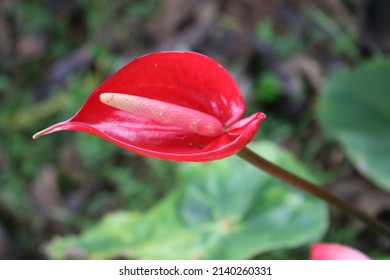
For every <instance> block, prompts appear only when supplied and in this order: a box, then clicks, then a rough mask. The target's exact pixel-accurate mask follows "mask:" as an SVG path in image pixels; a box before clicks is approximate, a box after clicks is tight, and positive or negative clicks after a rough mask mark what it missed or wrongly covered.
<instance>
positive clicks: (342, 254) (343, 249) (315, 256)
mask: <svg viewBox="0 0 390 280" xmlns="http://www.w3.org/2000/svg"><path fill="white" fill-rule="evenodd" d="M310 259H311V260H369V259H370V258H369V257H367V256H366V255H365V254H363V253H362V252H360V251H358V250H356V249H353V248H351V247H348V246H345V245H341V244H334V243H316V244H312V245H311V248H310Z"/></svg>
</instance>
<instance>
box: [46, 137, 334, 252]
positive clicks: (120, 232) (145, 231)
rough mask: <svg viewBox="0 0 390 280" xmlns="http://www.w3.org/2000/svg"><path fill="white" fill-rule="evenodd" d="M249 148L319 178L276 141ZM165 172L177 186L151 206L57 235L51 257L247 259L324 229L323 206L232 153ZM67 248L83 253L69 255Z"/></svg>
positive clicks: (317, 234) (306, 239) (310, 177)
mask: <svg viewBox="0 0 390 280" xmlns="http://www.w3.org/2000/svg"><path fill="white" fill-rule="evenodd" d="M252 148H253V149H254V150H255V151H256V152H258V153H261V154H262V155H263V156H264V157H266V158H267V159H268V160H271V161H272V162H274V163H276V164H278V165H282V166H286V168H288V169H289V170H290V171H292V172H294V173H296V174H299V175H300V176H302V177H304V178H306V179H308V180H312V181H317V180H316V179H315V178H314V177H313V175H312V173H311V172H310V171H309V170H308V169H306V168H305V167H303V166H302V165H301V164H300V163H298V162H297V161H296V159H294V158H293V157H292V156H291V155H290V154H289V153H288V152H287V151H282V150H280V148H279V147H277V146H276V145H274V144H271V143H268V142H262V143H261V144H254V145H252ZM156 162H157V161H156ZM232 170H234V172H231V171H232ZM171 176H173V177H177V180H176V184H175V185H176V187H175V188H174V189H173V190H171V192H170V194H169V195H168V196H167V197H165V198H164V199H163V200H161V201H160V202H159V203H158V204H157V205H155V206H154V207H153V208H151V209H150V210H149V211H147V212H120V213H114V214H110V215H107V216H106V217H105V218H104V219H103V220H102V221H101V222H100V223H98V224H97V225H95V226H94V227H92V228H90V229H88V230H87V231H85V232H84V233H83V234H82V235H81V236H79V237H65V238H57V239H55V240H54V241H53V242H52V243H51V244H50V245H49V247H48V252H49V255H50V256H51V257H53V258H72V257H83V258H93V259H101V258H115V257H125V258H131V259H133V258H136V259H199V258H201V259H247V258H250V257H253V256H254V255H256V254H259V253H263V252H266V251H269V250H270V249H280V248H290V247H296V246H298V245H302V244H305V243H308V242H313V241H316V240H319V239H320V238H321V236H322V235H323V234H324V231H325V230H326V228H327V224H328V219H327V211H326V207H325V205H324V203H322V202H320V201H319V200H317V199H314V198H313V197H310V196H308V195H305V194H304V193H302V192H300V191H298V190H295V189H293V188H292V187H291V186H288V185H287V184H285V183H282V182H280V181H278V180H277V179H275V178H272V177H270V176H269V175H267V174H264V173H263V174H262V173H260V174H259V172H258V170H257V169H256V168H255V167H253V166H251V165H249V164H247V162H244V161H243V160H241V159H240V158H238V157H230V158H228V159H224V160H220V161H214V162H209V163H183V164H180V166H178V167H177V169H176V172H175V173H172V174H171ZM248 178H251V179H249V180H248ZM72 252H78V253H79V254H81V255H78V256H72Z"/></svg>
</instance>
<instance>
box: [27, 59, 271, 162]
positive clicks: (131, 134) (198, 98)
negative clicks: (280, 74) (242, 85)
mask: <svg viewBox="0 0 390 280" xmlns="http://www.w3.org/2000/svg"><path fill="white" fill-rule="evenodd" d="M244 110H245V104H244V101H243V99H242V96H241V94H240V91H239V89H238V87H237V85H236V83H235V82H234V80H233V79H232V77H231V76H230V75H229V73H228V72H227V71H226V70H225V69H224V68H223V67H222V66H221V65H219V64H218V63H217V62H216V61H214V60H212V59H211V58H209V57H206V56H204V55H201V54H197V53H193V52H160V53H154V54H149V55H145V56H142V57H140V58H137V59H135V60H134V61H132V62H130V63H129V64H127V65H126V66H124V67H123V68H122V69H121V70H119V71H118V72H117V73H115V74H114V75H112V76H111V77H110V78H108V79H107V80H105V81H104V82H103V83H102V84H101V85H100V86H99V87H97V88H96V89H95V90H94V92H93V93H92V94H91V95H90V97H89V98H88V99H87V101H86V102H85V104H84V106H83V107H82V108H81V109H80V110H79V111H78V112H77V113H76V114H75V115H74V116H73V117H72V118H70V119H69V120H67V121H64V122H61V123H58V124H55V125H53V126H51V127H49V128H47V129H45V130H43V131H41V132H38V133H37V134H35V135H34V136H33V137H34V138H37V137H39V136H42V135H45V134H48V133H51V132H55V131H59V130H76V131H81V132H86V133H90V134H93V135H96V136H99V137H101V138H103V139H105V140H107V141H109V142H111V143H113V144H115V145H118V146H120V147H122V148H124V149H126V150H129V151H132V152H134V153H138V154H141V155H146V156H152V157H156V158H160V159H165V160H173V161H210V160H215V159H221V158H224V157H227V156H230V155H232V154H235V153H237V152H238V151H240V150H241V149H242V148H243V147H244V146H245V145H247V144H248V143H249V142H250V141H251V140H252V138H253V137H254V135H255V133H256V132H257V130H258V128H259V125H260V123H261V121H262V120H263V119H264V118H265V115H264V114H263V113H256V114H254V115H252V116H250V117H248V118H246V119H243V120H240V118H241V116H242V114H243V113H244Z"/></svg>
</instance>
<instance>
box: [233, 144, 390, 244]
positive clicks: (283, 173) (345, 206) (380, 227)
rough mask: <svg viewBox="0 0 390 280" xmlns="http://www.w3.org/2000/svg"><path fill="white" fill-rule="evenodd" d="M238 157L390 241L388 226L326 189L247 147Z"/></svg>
mask: <svg viewBox="0 0 390 280" xmlns="http://www.w3.org/2000/svg"><path fill="white" fill-rule="evenodd" d="M237 155H238V156H239V157H241V158H242V159H244V160H246V161H247V162H249V163H251V164H252V165H254V166H256V167H257V168H259V169H261V170H263V171H264V172H266V173H268V174H270V175H272V176H274V177H276V178H278V179H280V180H282V181H284V182H286V183H288V184H290V185H292V186H294V187H296V188H298V189H300V190H302V191H304V192H306V193H309V194H311V195H313V196H315V197H317V198H320V199H322V200H324V201H326V202H328V203H329V204H330V205H333V206H335V207H337V208H339V209H340V210H342V211H344V212H346V213H347V214H349V215H351V216H353V217H355V218H357V219H359V220H360V221H362V222H363V223H365V224H366V225H368V226H369V227H370V228H372V229H374V230H376V231H378V232H380V233H382V234H383V235H385V236H387V237H388V238H389V239H390V227H389V226H388V225H387V224H385V223H383V222H381V221H379V220H377V219H375V218H373V217H371V216H369V215H368V214H366V213H365V212H363V211H361V210H360V209H358V208H356V207H354V206H353V205H351V204H349V203H348V202H346V201H344V200H342V199H340V198H339V197H337V196H335V195H333V194H332V193H331V192H329V191H328V190H326V189H325V188H321V187H319V186H317V185H315V184H313V183H310V182H309V181H306V180H305V179H303V178H301V177H298V176H296V175H294V174H292V173H290V172H289V171H287V170H285V169H283V168H281V167H279V166H277V165H275V164H273V163H272V162H270V161H268V160H266V159H265V158H263V157H261V156H260V155H258V154H256V153H255V152H253V151H252V150H250V149H249V148H247V147H244V148H243V149H242V150H241V151H240V152H239V153H237Z"/></svg>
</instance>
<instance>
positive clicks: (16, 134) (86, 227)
mask: <svg viewBox="0 0 390 280" xmlns="http://www.w3.org/2000/svg"><path fill="white" fill-rule="evenodd" d="M9 2H12V3H13V4H11V5H10V6H9V7H7V9H6V10H2V11H0V14H1V16H2V17H1V20H2V19H4V18H5V19H7V20H8V21H9V22H11V23H12V24H13V25H12V28H13V29H12V28H11V29H12V32H10V33H11V35H12V36H11V37H13V38H17V39H18V40H20V41H23V39H26V41H27V42H31V41H29V40H30V39H31V38H32V39H33V41H32V42H38V43H37V45H38V47H37V46H35V45H34V44H32V45H28V47H25V48H26V49H25V51H26V50H27V52H26V53H27V54H23V52H21V51H20V50H18V49H16V47H15V46H16V45H12V48H15V49H11V51H10V52H9V53H5V55H3V54H2V57H1V59H2V62H1V63H0V228H1V229H2V230H4V232H6V234H7V236H8V237H9V240H8V241H9V243H10V244H11V246H10V247H12V250H10V251H11V256H9V257H10V258H23V259H28V258H46V257H48V256H49V257H58V258H63V257H64V256H66V257H69V258H85V257H95V258H100V257H109V258H111V257H116V256H118V255H122V256H126V257H137V258H150V257H161V258H201V257H207V258H251V257H255V258H276V259H294V258H306V257H307V252H308V243H309V242H312V241H316V240H319V239H320V238H321V236H322V235H323V234H324V231H325V230H326V227H327V215H326V209H325V207H324V205H323V204H322V203H320V202H318V201H317V200H315V199H312V198H309V197H306V196H305V195H302V194H301V193H299V192H297V191H294V190H292V189H291V188H290V187H289V186H285V185H284V184H281V183H280V182H278V181H276V180H275V179H272V178H270V177H268V176H265V175H264V174H262V173H261V172H258V171H253V170H252V169H251V168H252V167H251V166H249V165H248V164H247V163H245V162H242V161H241V160H240V159H238V158H231V159H226V160H224V161H218V162H212V163H206V164H178V163H173V162H163V161H158V160H154V159H148V158H143V157H139V156H137V155H134V154H131V153H129V152H126V151H123V150H121V149H119V148H117V147H115V146H113V145H111V144H109V143H107V142H105V141H103V140H101V139H99V138H96V137H93V136H90V135H86V134H80V133H72V132H66V133H62V134H60V133H59V134H56V133H55V134H52V135H50V136H46V137H42V138H40V139H39V140H35V141H33V140H32V139H31V136H32V135H33V134H34V133H35V132H37V131H39V130H41V129H43V128H45V127H47V126H49V125H51V124H53V123H56V122H59V121H62V120H65V119H67V118H69V117H70V116H72V115H73V114H74V113H75V112H76V111H77V109H78V108H80V107H81V105H82V104H83V103H84V101H85V99H86V98H87V97H88V95H89V93H90V92H91V91H92V90H93V89H94V88H95V87H96V86H97V85H98V84H99V83H100V82H101V81H103V80H104V79H105V78H106V77H107V76H108V75H110V74H111V73H113V72H114V71H115V70H117V69H118V68H119V67H121V66H122V65H123V64H124V63H126V62H128V60H129V59H130V55H135V54H140V53H142V52H144V51H145V50H147V49H149V50H150V49H151V48H152V47H155V46H150V45H148V44H149V43H150V42H149V40H150V38H147V36H146V35H145V34H144V33H143V31H140V30H143V29H142V28H141V27H144V25H146V24H145V22H146V21H147V20H148V19H151V18H153V17H154V16H155V15H156V14H157V12H158V11H159V8H160V6H161V5H162V3H164V1H158V0H146V1H136V0H132V1H123V0H120V1H108V0H98V1H86V0H76V1H43V0H40V1H9ZM201 2H202V1H201ZM238 2H239V1H237V2H236V3H238ZM345 2H348V3H349V5H350V6H353V7H355V6H356V5H357V4H356V2H357V1H355V0H349V1H345ZM57 5H58V6H57ZM221 6H222V5H221ZM306 15H308V16H309V18H311V19H312V20H313V22H315V23H316V25H318V26H320V27H321V28H322V30H325V31H326V32H327V34H328V35H324V32H319V31H318V30H315V29H313V30H311V32H309V33H307V34H305V36H303V35H302V33H295V32H292V31H291V30H287V29H280V28H279V27H278V26H277V25H276V24H275V22H274V19H273V18H271V17H270V18H269V19H265V20H262V21H261V22H260V23H259V24H258V25H257V29H256V28H255V30H252V31H250V32H253V35H255V36H257V38H260V39H261V40H263V41H264V42H265V43H267V44H268V45H269V46H271V47H272V49H273V51H274V52H275V53H276V55H277V56H278V57H280V58H281V59H288V58H289V56H292V55H294V54H296V53H304V52H310V51H312V50H313V46H315V45H321V48H322V51H323V52H324V53H322V54H321V55H322V57H321V58H322V59H323V57H324V56H332V59H333V58H334V57H338V58H341V59H340V60H339V61H343V59H344V58H346V59H347V61H353V63H355V64H354V65H359V63H360V62H361V61H360V59H361V54H360V52H359V51H360V50H359V49H358V47H357V45H356V44H355V42H356V40H357V30H356V29H354V28H353V27H352V28H351V29H344V28H342V27H340V26H339V25H338V23H336V22H332V18H331V16H330V15H327V14H324V13H323V12H321V11H320V10H318V9H316V8H314V7H313V6H312V7H311V9H307V10H306ZM194 21H195V22H196V20H195V19H194V18H191V19H190V20H189V21H188V22H186V21H183V22H181V25H182V26H180V28H182V29H185V27H186V26H187V25H190V24H191V23H193V22H194ZM140 26H141V27H140ZM237 26H239V25H237ZM180 28H178V29H180ZM210 29H211V30H212V32H214V34H216V35H217V37H218V38H225V37H224V34H223V32H220V31H218V30H219V29H218V28H216V29H213V28H210ZM0 38H1V39H2V38H3V37H0ZM225 39H226V38H225ZM35 40H37V41H35ZM214 40H216V39H215V38H214ZM208 41H210V42H211V41H213V40H208ZM222 42H223V46H224V47H225V46H227V45H230V44H231V43H232V42H230V41H222ZM201 44H206V43H205V42H199V44H198V45H197V48H199V49H200V50H202V49H201ZM3 46H5V43H4V42H3V41H2V42H0V47H3ZM40 46H43V47H40ZM32 47H37V48H38V51H37V52H35V53H30V52H29V51H30V50H31V49H34V48H32ZM84 48H85V50H87V52H86V54H83V55H84V56H81V58H80V57H78V59H76V62H77V61H78V60H83V59H85V60H86V62H84V63H80V65H77V67H74V68H72V67H70V66H69V61H71V60H72V55H74V54H75V53H76V54H78V53H79V51H80V49H81V50H83V49H84ZM205 49H207V48H205ZM224 50H225V49H224V48H221V50H219V49H218V53H219V51H221V53H222V52H223V51H224ZM81 53H83V52H81ZM221 56H222V55H221ZM324 60H325V59H324ZM341 64H342V63H341ZM225 66H227V65H225ZM67 67H68V68H67ZM331 67H334V65H332V66H331ZM370 67H371V66H370ZM381 67H382V66H381ZM352 68H353V67H352ZM379 68H380V67H379ZM379 68H377V69H376V70H373V69H371V70H370V69H369V70H363V69H360V70H357V72H358V73H355V72H351V73H349V74H337V75H336V77H334V78H331V79H330V80H329V81H326V86H325V88H324V91H322V93H321V96H320V99H321V100H320V103H322V105H320V107H324V108H325V109H321V110H322V111H321V110H320V119H321V122H322V124H323V127H324V128H325V130H326V132H327V133H328V134H329V135H330V137H331V139H333V138H334V139H336V140H337V141H338V142H339V143H341V145H342V149H341V150H340V153H341V154H343V153H344V152H346V154H347V155H348V156H349V157H350V160H351V162H353V163H354V164H355V165H356V166H357V167H358V168H361V167H362V165H361V161H358V160H356V157H355V156H354V155H358V156H360V158H361V157H363V158H364V159H365V160H367V162H370V164H368V165H369V167H368V169H363V170H362V173H363V174H366V175H367V176H368V177H369V178H371V179H372V180H373V181H374V182H376V183H378V185H382V186H384V185H386V182H387V181H386V180H388V177H386V176H387V175H386V174H387V173H388V172H387V169H386V168H387V167H388V164H387V160H386V158H385V157H383V158H381V159H380V160H379V161H376V159H372V158H371V156H372V155H373V154H376V153H373V154H371V152H370V151H371V150H375V148H378V149H379V147H380V146H379V144H378V143H377V141H380V140H382V141H383V143H385V144H386V143H387V142H386V141H387V138H388V136H386V135H387V134H385V133H386V132H387V131H388V129H387V126H388V122H389V121H388V119H387V115H386V112H387V111H386V110H384V109H381V110H380V112H379V113H378V110H372V109H374V108H373V107H370V108H368V109H367V108H366V109H362V108H359V110H362V111H364V110H366V111H365V113H364V114H362V116H363V115H364V116H365V117H367V116H372V118H373V120H372V121H367V120H369V119H370V118H362V119H359V118H354V120H355V121H356V120H359V121H362V122H363V121H364V122H365V124H366V125H364V126H362V125H359V124H361V123H359V124H358V125H356V123H355V122H353V120H352V121H351V120H348V113H350V112H353V110H354V109H356V108H355V107H354V106H357V105H354V106H351V102H350V100H351V99H353V100H355V99H357V98H362V99H364V98H368V97H370V96H369V95H372V96H371V97H370V98H374V99H375V100H376V102H377V103H376V102H374V101H373V102H372V103H373V104H374V105H375V106H374V107H376V106H377V107H382V106H386V105H387V104H388V102H387V99H385V97H384V96H387V97H388V96H389V95H388V94H387V93H388V91H387V92H385V91H386V90H387V87H388V86H387V84H388V79H387V77H386V73H388V72H389V70H388V66H386V67H385V69H384V70H383V71H382V72H381V71H379V72H378V69H379ZM58 69H59V70H61V71H62V70H64V69H65V70H66V69H68V70H66V71H68V73H64V72H66V71H62V72H61V71H58ZM69 69H70V70H69ZM360 71H362V72H360ZM371 71H374V73H372V72H371ZM58 73H62V74H61V75H62V76H61V75H57V74H58ZM359 73H360V74H359ZM56 75H57V76H56ZM324 75H325V77H324V78H325V79H327V75H328V73H326V74H324ZM366 79H367V84H365V81H366ZM386 79H387V80H386ZM368 83H369V87H370V90H366V91H365V90H364V89H367V87H368ZM251 84H252V81H251ZM253 86H254V89H253V95H254V100H255V101H254V102H253V104H249V102H248V105H249V106H248V107H252V108H251V109H252V110H256V111H259V110H263V111H265V112H266V113H267V120H266V121H265V122H264V124H262V128H261V131H260V132H259V134H258V135H257V138H258V139H259V138H268V139H271V140H272V141H275V142H278V143H282V144H283V145H284V146H289V147H290V148H292V150H293V151H294V154H295V155H297V156H298V158H300V159H301V161H298V160H295V159H293V157H292V156H291V155H290V153H287V152H284V151H279V150H278V148H276V146H275V145H271V144H263V147H267V149H264V150H263V151H262V153H264V155H268V156H270V157H272V156H275V158H274V159H275V161H277V162H279V160H280V162H281V163H282V164H283V165H284V166H285V167H286V168H291V169H292V170H293V171H297V172H298V173H302V175H305V176H308V178H312V179H317V180H318V179H320V181H323V180H322V179H323V178H326V179H329V174H325V175H324V174H321V176H317V175H318V173H319V172H318V170H317V169H316V168H317V167H322V165H323V161H325V160H324V159H323V158H321V152H322V151H323V150H325V152H327V151H328V150H327V149H326V148H327V146H328V145H333V143H334V142H331V140H329V138H328V137H327V136H325V135H323V134H322V131H317V130H316V129H312V124H313V122H316V120H317V115H316V113H317V112H316V111H314V110H313V104H314V102H313V100H312V99H315V98H316V97H317V96H316V95H317V94H318V93H316V92H314V93H313V92H312V91H310V89H308V88H309V87H307V86H306V84H305V85H304V86H305V87H304V89H303V90H304V91H305V94H304V96H303V97H302V100H300V102H301V103H303V102H306V103H307V104H305V105H306V106H307V108H306V111H305V112H304V113H300V114H297V113H296V111H294V112H293V113H291V112H289V111H288V110H286V108H287V109H290V107H292V106H291V104H292V103H294V102H291V104H290V103H289V101H291V100H289V101H286V100H284V99H283V98H285V96H283V94H282V92H281V91H282V89H283V80H282V79H280V77H279V76H277V75H276V74H275V72H271V71H270V70H269V69H261V71H260V73H256V75H254V76H253ZM355 94H356V96H355ZM386 94H387V95H386ZM299 96H300V97H301V95H299ZM294 98H295V97H294ZM293 101H294V99H293ZM362 102H363V101H362ZM286 103H287V105H289V106H287V107H283V106H282V107H278V106H279V105H280V104H282V105H283V104H284V105H285V104H286ZM363 103H364V102H363ZM369 104H371V103H370V102H366V103H365V105H369ZM363 105H364V104H363ZM349 109H350V110H349ZM335 111H336V112H340V111H341V112H342V113H343V115H342V116H341V117H340V118H337V119H335V117H334V116H336V115H337V114H335V115H331V116H329V115H327V114H329V113H334V112H335ZM359 116H360V115H359ZM379 119H380V121H378V120H379ZM341 121H346V122H351V124H352V125H351V126H353V127H354V128H356V131H354V133H356V135H358V137H353V139H352V140H351V139H350V138H349V136H350V135H347V136H345V135H346V134H345V133H346V131H347V129H345V127H344V126H343V125H342V124H343V123H342V122H341ZM381 122H382V123H381ZM373 123H375V124H377V123H379V124H381V125H373ZM365 129H369V130H370V131H371V130H378V131H379V132H382V134H381V135H382V136H381V137H375V139H371V140H370V141H372V142H370V143H371V144H370V143H368V142H365V143H364V145H363V146H364V147H361V146H359V145H356V144H359V143H360V140H361V141H363V140H362V139H366V138H364V137H366V136H367V135H368V134H367V131H365ZM385 136H386V137H385ZM356 139H358V140H359V139H360V140H359V141H356ZM366 140H367V139H366ZM366 140H364V141H366ZM350 141H352V142H353V143H352V144H351V143H350ZM367 141H369V140H367ZM367 143H368V144H367ZM372 143H374V144H372ZM383 143H382V144H381V145H384V146H385V144H383ZM324 147H325V148H324ZM332 147H333V146H332ZM367 147H368V148H369V149H367ZM385 147H386V148H385V150H386V149H387V147H388V146H385ZM386 151H387V150H386ZM367 152H369V154H368V155H367ZM383 155H385V153H383ZM279 156H280V158H279ZM325 158H326V157H325ZM302 161H303V164H302ZM381 161H382V163H381ZM300 162H301V163H300ZM372 162H373V164H372V165H371V163H372ZM332 164H333V165H331V168H330V169H332V168H333V170H331V171H332V172H334V170H336V171H335V172H336V175H339V174H341V171H340V170H339V169H341V168H339V167H340V164H339V163H336V164H334V163H332ZM342 164H346V163H345V161H343V162H342ZM304 166H309V167H311V168H310V169H308V168H307V167H304ZM364 166H367V164H365V165H364ZM371 167H373V168H371ZM374 169H375V170H374ZM238 170H241V171H238ZM309 170H310V171H309ZM243 174H244V175H243ZM313 174H315V175H313ZM242 175H243V176H242ZM332 175H333V176H334V177H336V178H337V176H335V175H334V174H332ZM252 178H253V180H252ZM249 179H251V180H249ZM242 180H245V181H244V182H243V181H242ZM384 182H385V183H384ZM222 198H223V199H222ZM240 199H242V201H240ZM245 200H247V201H245ZM227 201H231V202H232V204H231V205H227ZM298 202H299V203H298ZM234 203H237V204H234ZM232 205H235V207H236V208H233V207H231V208H230V206H232ZM228 206H229V207H228ZM233 210H234V213H232V211H233ZM245 211H246V212H245ZM110 213H112V214H110ZM249 214H251V215H252V216H251V215H249ZM235 215H236V216H235ZM231 217H233V218H232V219H230V218H231ZM250 218H253V219H252V220H251V219H250ZM252 222H253V223H252ZM264 225H266V226H264ZM221 229H222V230H221ZM244 229H246V231H245V230H244ZM223 230H225V231H223ZM79 233H80V235H77V236H75V234H79ZM64 235H65V236H70V237H64V238H59V237H58V236H64ZM276 237H277V238H276ZM52 238H54V241H53V242H50V243H49V240H51V239H52ZM113 238H115V240H114V239H113ZM132 238H134V239H132ZM148 238H149V239H148ZM325 238H326V240H327V241H330V242H342V243H348V244H349V245H353V246H356V245H359V241H358V240H357V231H356V228H354V227H351V226H350V225H344V224H342V225H341V226H340V225H339V224H337V225H334V226H333V227H332V230H331V231H330V233H328V234H327V235H326V237H325ZM8 241H7V242H8ZM164 241H166V243H164ZM2 242H4V240H0V246H4V243H2ZM240 242H241V243H240ZM188 244H190V245H191V246H189V245H188ZM230 244H232V246H227V245H230ZM237 244H244V245H242V246H237ZM175 246H178V247H179V248H180V251H178V252H177V254H176V255H174V254H175V251H173V250H172V247H175ZM44 247H45V248H46V250H45V251H44V250H43V248H44ZM119 247H121V248H122V249H123V248H132V249H135V250H134V251H133V250H131V251H128V250H125V251H123V250H120V249H118V248H119ZM378 248H379V249H378ZM378 248H372V253H373V255H375V256H378V258H379V257H381V258H383V256H384V255H385V253H383V252H382V251H381V248H380V247H378ZM292 249H293V250H292ZM13 252H14V253H13ZM265 252H267V253H266V254H264V253H265ZM47 253H49V255H47ZM367 253H370V252H367Z"/></svg>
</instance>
